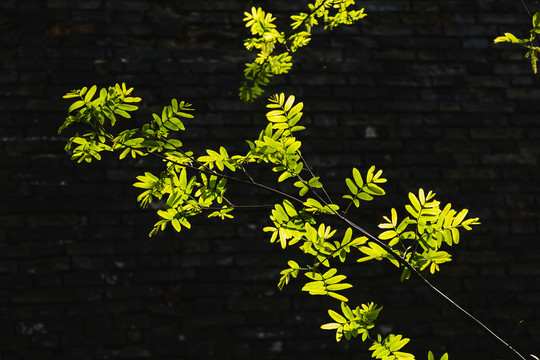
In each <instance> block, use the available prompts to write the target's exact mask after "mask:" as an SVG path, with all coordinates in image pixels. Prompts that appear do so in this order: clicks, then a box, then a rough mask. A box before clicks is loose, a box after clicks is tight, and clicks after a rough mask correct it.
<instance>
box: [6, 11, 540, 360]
mask: <svg viewBox="0 0 540 360" xmlns="http://www.w3.org/2000/svg"><path fill="white" fill-rule="evenodd" d="M252 3H253V5H259V4H261V5H263V6H265V8H266V9H268V10H269V11H272V12H273V13H275V14H276V15H281V16H288V14H290V13H291V12H294V11H297V10H299V9H302V8H303V5H302V4H303V2H302V1H282V0H279V1H278V0H276V1H260V2H256V1H253V2H252V1H240V0H227V1H217V0H199V1H173V0H170V1H148V0H131V1H123V0H86V1H80V0H71V1H68V0H3V1H2V2H1V3H0V43H1V47H0V59H1V63H0V64H1V65H0V126H1V127H0V129H1V130H0V138H1V142H0V149H1V152H2V156H1V157H0V165H1V171H0V174H1V175H0V186H1V189H2V190H1V201H0V313H1V316H0V334H1V336H0V359H1V360H12V359H32V360H34V359H55V360H56V359H82V360H85V359H133V358H149V359H150V358H151V359H160V360H161V359H210V358H220V359H277V358H279V359H306V358H311V359H343V358H347V359H364V358H366V354H367V353H366V352H363V351H364V350H365V346H364V345H363V344H362V343H361V342H360V341H351V342H350V343H346V342H344V343H339V344H336V343H335V341H334V340H333V336H332V334H331V333H329V332H324V331H322V330H320V329H319V326H320V324H321V323H323V322H325V321H326V320H327V316H326V313H325V311H324V308H325V306H328V305H329V304H332V302H329V301H327V299H321V298H314V297H309V296H305V295H303V294H301V293H300V291H299V289H300V285H299V282H296V283H295V284H293V285H291V286H290V287H289V288H288V289H285V290H284V291H283V292H279V291H278V290H277V288H276V283H277V279H278V273H279V271H280V270H281V269H282V268H283V267H284V266H285V263H286V260H287V259H288V258H289V256H294V255H295V253H294V252H293V251H290V252H285V253H284V252H282V251H281V250H280V249H279V248H278V247H276V246H273V245H271V244H269V243H268V240H267V236H265V235H264V234H263V233H262V231H261V230H260V229H261V227H262V226H264V225H265V224H267V215H268V214H267V213H265V212H249V213H243V214H238V215H237V220H236V221H234V222H226V223H221V222H217V221H210V222H208V221H206V220H205V221H201V220H199V221H195V223H194V226H193V230H191V231H189V232H182V233H181V234H176V233H166V234H163V235H162V236H158V237H155V238H151V239H148V237H147V234H148V232H149V230H150V228H151V226H152V224H153V222H154V221H155V219H156V217H155V215H154V214H153V213H152V212H151V211H144V210H140V209H138V207H137V204H136V202H135V197H136V194H137V191H135V189H133V188H132V187H131V184H132V183H133V180H134V177H135V176H136V175H138V174H139V173H141V172H142V171H144V170H145V169H147V168H148V167H150V168H152V167H153V166H156V165H155V164H151V163H148V162H147V161H143V162H141V161H139V160H135V161H124V162H122V163H120V162H119V161H118V160H117V159H114V158H112V157H107V158H106V159H104V160H103V161H102V162H96V163H92V164H90V165H85V166H82V165H77V164H74V163H72V162H71V161H70V160H69V156H67V155H66V154H65V153H64V152H63V146H64V145H65V142H66V137H64V135H62V136H58V135H57V134H56V130H57V128H58V126H59V124H60V123H61V122H62V120H63V118H64V117H65V115H66V102H64V101H62V100H60V98H61V96H62V95H63V94H64V93H65V92H66V91H68V90H70V89H73V88H80V87H82V86H85V85H91V84H97V85H101V86H107V85H111V84H114V83H115V82H126V83H127V84H128V85H130V86H134V87H135V88H136V94H137V95H139V96H141V97H142V98H143V99H144V104H143V110H141V111H140V115H139V118H136V119H134V120H133V123H132V124H126V125H136V124H138V123H141V122H142V121H144V119H145V118H148V116H149V115H150V112H151V111H159V109H160V107H161V106H163V105H164V104H166V103H167V102H168V101H169V100H170V98H172V97H175V98H178V99H181V100H186V101H188V102H191V103H193V104H194V106H195V107H196V109H197V112H196V113H197V115H196V119H195V120H193V121H190V122H189V129H188V131H187V132H186V133H185V135H184V136H185V138H184V142H185V144H186V145H188V146H191V147H192V148H194V149H203V148H205V147H216V146H217V145H218V144H225V145H226V146H227V147H228V149H230V151H231V152H232V151H233V150H235V149H241V151H243V150H244V149H245V147H244V145H243V139H245V138H253V137H255V136H256V135H257V134H258V131H259V129H260V128H261V127H263V126H264V123H265V119H264V116H263V113H264V101H261V102H257V103H256V104H255V105H253V106H249V107H245V106H244V105H243V104H241V103H240V102H239V101H238V99H237V95H236V94H237V88H238V85H239V82H240V80H241V74H242V68H243V63H244V62H246V61H247V59H248V58H249V54H247V53H246V52H244V51H243V50H242V39H243V37H244V36H246V31H245V30H244V28H243V25H242V21H241V19H242V17H243V16H242V12H243V11H245V10H248V9H249V7H250V6H251V5H252ZM526 3H527V4H528V5H529V6H530V7H531V11H534V10H537V9H535V8H534V6H535V4H534V3H532V2H531V1H527V2H526ZM360 6H363V7H365V8H366V11H367V12H368V14H369V15H368V17H367V18H366V19H365V21H362V22H361V23H360V24H358V25H357V26H352V27H348V28H343V29H340V30H337V31H335V32H333V33H330V34H324V33H320V32H318V33H317V34H316V36H315V37H314V39H313V42H312V45H311V47H310V48H309V49H307V48H306V49H305V50H302V51H301V52H300V53H298V55H297V58H296V62H295V66H294V69H293V72H292V74H291V75H290V76H287V77H284V78H280V79H279V80H277V81H276V82H274V84H275V88H274V89H276V91H287V92H291V93H294V94H295V95H296V96H297V98H298V99H300V100H302V101H304V103H305V110H306V115H305V122H306V123H307V124H308V125H309V130H308V131H307V132H306V133H305V134H304V137H303V138H302V141H303V143H304V148H305V150H304V153H305V154H306V156H307V158H308V161H310V162H311V163H312V164H313V166H314V168H315V170H316V172H318V173H320V174H321V175H322V176H323V178H324V179H327V183H328V184H329V186H330V188H331V189H333V190H335V191H339V189H340V187H341V186H342V180H341V179H342V178H343V176H345V175H347V174H348V173H349V169H350V167H352V166H357V167H360V168H363V169H365V168H367V167H369V166H370V165H371V164H375V165H377V166H378V167H380V168H383V169H384V170H385V173H386V175H387V177H388V179H389V183H388V186H387V193H388V196H386V197H385V198H384V199H382V200H380V201H378V202H377V203H373V204H366V205H365V207H364V208H362V209H361V210H360V211H359V212H358V213H357V214H355V220H357V221H358V222H360V223H361V224H362V225H363V226H365V227H366V228H368V229H370V230H375V229H376V228H375V226H374V224H376V222H377V221H378V219H380V217H381V215H383V214H386V213H387V212H388V209H389V208H390V207H392V206H393V207H400V206H401V204H403V203H404V201H405V200H406V195H407V192H409V191H416V190H417V189H418V188H419V187H423V188H424V189H433V190H434V191H435V192H437V193H438V194H439V197H440V200H441V201H443V202H452V204H453V205H454V206H455V207H456V208H464V207H465V208H469V209H470V214H471V215H472V216H478V217H480V218H481V220H482V223H483V225H482V226H481V227H479V228H478V229H475V230H474V231H473V232H470V233H467V234H466V235H465V236H464V237H463V239H462V242H461V243H460V245H459V247H456V248H455V249H454V250H453V253H454V258H455V262H454V263H452V264H450V265H447V266H445V267H443V271H442V273H441V274H440V275H439V276H437V277H436V278H435V279H434V282H435V283H436V284H437V285H439V286H440V287H441V288H442V289H444V290H446V291H448V293H449V294H450V295H451V296H453V297H454V298H455V299H456V300H457V301H458V302H459V303H461V304H463V305H465V306H466V307H467V308H468V309H470V310H471V312H472V313H474V314H475V315H478V316H479V317H480V318H481V319H483V320H485V321H486V323H487V324H488V325H490V326H492V327H493V328H494V329H496V330H497V331H498V332H499V333H500V334H501V335H503V337H505V338H508V339H510V340H511V341H512V342H513V343H515V344H516V345H517V346H518V348H521V349H523V350H524V352H526V353H529V352H536V354H537V355H539V349H538V345H537V344H534V340H535V339H536V340H538V338H539V337H540V326H539V317H540V281H539V279H540V266H538V260H539V258H540V245H539V241H540V238H539V235H538V232H539V227H540V211H539V210H538V209H539V205H540V192H539V191H540V186H539V182H540V171H538V163H539V155H540V120H538V112H539V110H540V102H538V96H539V95H540V92H539V90H538V83H539V80H538V77H537V76H534V75H532V74H531V70H530V67H529V65H528V64H527V62H526V61H524V60H523V58H522V55H523V54H522V52H521V50H520V49H517V48H514V47H511V46H504V45H493V44H492V39H493V38H494V37H496V36H497V35H500V34H502V33H504V32H513V33H515V34H519V35H523V36H525V35H524V34H526V32H527V31H528V25H529V19H528V16H527V14H526V12H525V10H524V9H523V6H522V4H521V2H520V1H517V0H512V1H510V0H497V1H485V0H462V1H458V0H455V1H449V0H444V1H443V0H441V1H439V0H429V1H428V0H424V1H421V0H398V1H396V0H378V1H363V2H360ZM536 6H537V5H536ZM271 90H272V89H271ZM66 136H67V135H66ZM321 143H325V144H326V145H325V146H321ZM239 193H240V196H244V197H249V198H252V197H254V196H263V195H262V194H258V193H256V192H252V190H241V191H240V192H239ZM347 274H348V275H349V276H350V278H352V279H353V281H354V282H355V283H357V284H358V286H356V287H355V289H354V291H353V292H351V293H350V294H351V295H350V298H351V301H353V303H360V302H365V301H372V300H373V301H376V302H377V303H379V304H381V305H384V307H385V310H384V312H383V314H384V315H383V316H382V319H381V326H382V328H381V329H382V331H388V330H390V329H391V330H392V331H396V332H403V333H405V334H406V335H408V336H411V337H413V341H412V342H411V344H410V345H409V348H410V349H411V350H414V351H416V352H417V354H418V355H417V356H418V358H425V353H426V352H427V350H428V348H431V349H433V350H435V351H436V352H441V351H449V352H450V353H451V356H452V358H453V359H492V358H500V359H510V358H511V357H510V356H508V355H507V353H505V352H504V349H501V348H500V347H498V345H496V344H495V343H494V342H493V341H492V340H490V339H489V338H487V337H486V336H484V335H482V334H480V333H479V332H478V331H477V330H476V329H475V328H473V327H471V325H470V324H469V323H467V322H466V321H465V320H463V318H462V317H461V316H460V315H458V314H456V313H455V312H453V311H452V310H449V309H448V308H447V307H446V306H445V305H444V304H442V303H441V302H440V301H439V300H437V299H434V298H433V296H432V295H430V294H429V293H427V291H426V290H425V289H423V287H422V286H421V285H420V284H419V283H418V282H415V281H410V282H408V283H406V284H405V285H401V284H400V283H399V274H397V273H396V271H395V270H394V269H393V268H392V266H391V265H388V264H374V265H370V264H357V265H355V264H351V265H350V266H349V267H347ZM428 343H429V344H430V345H427V344H428ZM332 352H335V353H336V354H335V355H331V353H332Z"/></svg>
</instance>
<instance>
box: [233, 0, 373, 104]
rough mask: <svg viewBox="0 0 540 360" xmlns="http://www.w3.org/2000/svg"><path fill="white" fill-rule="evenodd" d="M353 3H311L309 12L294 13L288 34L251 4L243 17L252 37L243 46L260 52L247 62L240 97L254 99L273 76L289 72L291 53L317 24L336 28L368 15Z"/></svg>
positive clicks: (341, 0) (342, 0)
mask: <svg viewBox="0 0 540 360" xmlns="http://www.w3.org/2000/svg"><path fill="white" fill-rule="evenodd" d="M354 3H355V2H354V0H316V1H315V2H313V3H308V7H309V13H303V12H301V13H300V14H297V15H292V16H291V20H292V23H291V30H290V31H289V32H288V33H287V34H286V33H285V32H284V31H278V30H277V28H276V25H275V24H274V21H275V19H276V18H275V17H273V15H272V14H271V13H269V12H265V11H264V10H263V9H262V8H260V7H259V8H256V7H252V8H251V11H250V12H245V13H244V15H245V17H244V19H243V20H244V22H245V26H246V27H247V28H249V29H250V32H251V35H252V37H250V38H247V39H246V40H245V41H244V46H245V48H246V49H247V50H249V51H257V55H256V57H255V60H253V61H252V62H250V63H247V64H246V65H245V69H244V78H245V81H244V82H242V85H241V87H240V92H239V95H240V99H241V100H242V101H244V102H246V103H248V102H252V101H254V100H255V99H256V98H257V97H259V96H260V95H261V94H262V93H263V92H264V90H263V88H264V87H265V86H267V85H268V83H269V81H270V79H271V78H272V77H274V76H275V75H279V74H286V73H288V72H289V71H290V70H291V68H292V53H294V52H296V51H297V50H298V49H299V48H301V47H303V46H306V45H307V44H309V42H310V40H311V31H312V28H313V27H314V26H316V25H318V24H319V23H322V24H324V29H325V30H333V29H334V28H336V27H337V26H339V25H342V24H343V25H350V24H353V23H354V22H355V21H357V20H360V19H362V18H363V17H365V16H366V14H364V9H361V10H350V9H349V7H351V6H353V5H354Z"/></svg>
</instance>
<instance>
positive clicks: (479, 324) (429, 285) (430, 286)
mask: <svg viewBox="0 0 540 360" xmlns="http://www.w3.org/2000/svg"><path fill="white" fill-rule="evenodd" d="M335 215H336V216H337V217H339V218H340V219H341V220H342V221H343V222H345V223H346V224H348V225H349V226H351V227H352V228H354V229H356V230H357V231H359V232H361V233H362V234H364V235H365V236H367V237H368V238H369V239H370V240H371V241H373V242H375V243H377V245H379V246H380V247H382V248H383V249H384V250H386V251H387V252H388V253H389V254H391V255H392V256H393V257H395V258H396V260H397V261H398V262H399V263H400V264H401V265H403V266H404V267H406V268H407V269H409V271H411V273H413V274H415V275H416V276H417V277H418V278H419V279H420V280H421V281H422V282H423V283H424V285H426V287H427V288H428V289H429V290H431V292H433V293H435V294H436V295H437V296H439V297H440V298H442V299H443V300H444V301H445V302H447V303H448V304H449V305H450V306H451V307H453V308H454V309H456V310H457V311H458V312H460V313H461V314H462V315H463V316H465V317H466V318H468V319H469V320H471V321H472V322H473V323H474V324H475V325H476V326H477V327H479V328H480V329H482V330H483V331H484V332H485V333H487V334H488V335H490V336H491V337H493V338H494V339H495V340H497V341H498V342H499V343H500V344H501V345H504V346H505V347H506V348H507V349H508V350H509V351H511V352H512V353H513V354H514V355H515V356H516V357H517V358H519V359H522V360H526V359H525V357H524V356H523V355H521V354H520V353H519V352H518V351H517V350H516V349H514V348H513V347H512V346H511V345H510V344H508V343H507V342H506V341H504V340H503V339H502V338H501V337H500V336H499V335H497V334H496V333H495V332H493V330H491V329H490V328H488V327H487V326H486V325H485V324H484V323H482V322H481V321H480V320H478V319H477V318H476V317H474V316H473V315H471V314H470V313H469V312H468V311H467V310H465V309H464V308H462V307H461V306H460V305H459V304H457V303H456V302H455V301H454V300H452V299H451V298H450V297H448V296H447V295H446V294H445V293H443V292H442V291H441V290H439V289H438V288H437V287H436V286H435V285H433V284H432V283H431V282H429V280H428V279H427V278H425V277H424V276H423V275H422V274H421V273H420V272H419V271H418V270H417V269H416V268H415V267H414V266H412V265H411V264H409V263H408V262H407V261H406V260H405V259H403V258H401V257H400V256H398V255H397V254H396V253H395V252H394V251H393V250H392V249H391V248H390V247H388V245H386V244H385V243H384V242H382V241H381V240H379V239H377V238H376V237H375V236H373V235H371V234H370V233H369V232H367V231H366V230H364V229H363V228H361V227H360V226H358V225H357V224H355V223H353V222H352V221H350V220H349V219H347V218H345V217H344V216H342V215H340V214H339V213H337V212H335Z"/></svg>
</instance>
